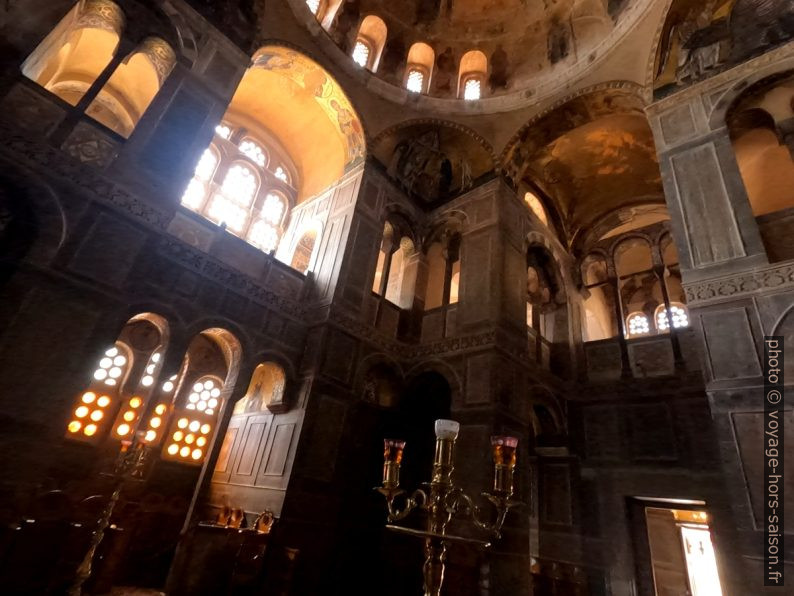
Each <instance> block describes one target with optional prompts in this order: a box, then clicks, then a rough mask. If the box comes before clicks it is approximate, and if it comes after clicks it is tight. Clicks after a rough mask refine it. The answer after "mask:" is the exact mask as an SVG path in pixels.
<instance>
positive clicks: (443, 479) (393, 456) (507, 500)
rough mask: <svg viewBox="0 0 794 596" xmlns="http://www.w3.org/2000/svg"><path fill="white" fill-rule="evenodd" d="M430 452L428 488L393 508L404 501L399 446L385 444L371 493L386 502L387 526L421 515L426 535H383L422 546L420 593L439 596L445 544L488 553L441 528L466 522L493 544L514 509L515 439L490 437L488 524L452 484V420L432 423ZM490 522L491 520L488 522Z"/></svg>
mask: <svg viewBox="0 0 794 596" xmlns="http://www.w3.org/2000/svg"><path fill="white" fill-rule="evenodd" d="M435 431H436V451H435V456H434V458H433V472H432V477H431V481H430V482H426V483H423V486H424V487H425V488H424V489H421V488H420V489H416V490H415V491H414V492H413V493H411V495H410V496H406V497H404V498H403V499H400V500H403V501H404V502H403V504H402V507H399V506H398V505H397V503H396V501H397V500H398V498H400V497H402V495H405V491H404V490H401V489H400V463H401V462H402V457H403V450H404V449H405V441H402V440H397V439H386V440H385V441H384V451H383V485H382V486H381V487H379V488H377V489H376V490H378V491H379V492H380V493H381V494H383V495H384V496H385V497H386V505H387V507H388V511H389V517H388V519H389V522H395V521H399V520H401V519H404V518H406V517H407V516H408V515H409V514H410V513H411V512H412V511H414V510H415V509H417V508H419V509H422V510H424V511H426V512H427V526H426V530H414V529H412V528H406V527H403V526H397V525H392V524H387V525H386V527H387V528H388V529H389V530H392V531H395V532H400V533H402V534H408V535H411V536H415V537H418V538H422V539H424V541H425V563H424V569H423V571H424V590H425V596H440V593H441V586H442V584H443V583H444V563H445V561H446V552H447V546H448V544H449V543H450V542H463V543H469V544H476V545H479V546H481V547H483V548H488V547H489V546H490V542H488V541H484V540H477V539H473V538H466V537H463V536H455V535H452V534H448V533H447V525H448V524H449V522H450V521H451V519H452V518H453V516H458V517H462V518H465V519H469V520H471V522H472V523H473V524H474V525H475V526H476V527H477V528H480V529H482V530H485V531H486V532H488V533H489V534H491V535H492V536H493V537H495V538H499V536H500V531H501V529H502V525H503V524H504V521H505V518H506V517H507V513H508V512H509V511H510V509H511V508H512V507H515V506H516V505H519V503H517V502H516V501H513V500H512V496H513V474H514V471H515V467H516V448H517V447H518V439H517V438H515V437H508V436H494V437H491V450H492V454H493V461H494V480H493V490H492V492H490V493H483V496H485V498H486V499H488V501H490V503H491V504H492V505H493V508H494V509H495V510H496V518H495V519H493V520H492V521H487V520H484V519H483V511H482V510H481V508H480V507H478V506H476V505H475V504H474V501H473V500H472V498H471V497H469V496H468V495H467V494H466V493H464V492H463V489H461V488H459V487H456V486H455V485H454V484H453V482H452V472H453V470H454V452H455V441H456V440H457V438H458V432H459V431H460V424H459V423H457V422H455V421H454V420H436V423H435ZM491 517H493V516H491Z"/></svg>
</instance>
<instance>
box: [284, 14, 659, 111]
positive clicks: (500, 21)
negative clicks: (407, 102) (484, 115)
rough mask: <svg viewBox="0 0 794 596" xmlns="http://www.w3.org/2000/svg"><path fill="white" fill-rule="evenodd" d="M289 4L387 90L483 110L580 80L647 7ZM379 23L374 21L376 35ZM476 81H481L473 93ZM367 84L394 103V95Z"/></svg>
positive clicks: (338, 55) (512, 104)
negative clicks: (471, 102) (468, 102)
mask: <svg viewBox="0 0 794 596" xmlns="http://www.w3.org/2000/svg"><path fill="white" fill-rule="evenodd" d="M290 2H291V4H292V5H293V10H294V11H295V13H296V15H297V16H298V17H299V18H300V17H303V18H304V19H306V22H307V25H308V26H309V27H310V29H313V30H314V31H315V32H317V33H318V34H320V35H323V36H325V37H327V38H328V41H329V42H332V44H335V45H336V46H337V47H338V49H339V50H341V52H340V51H333V52H332V53H333V54H334V57H335V58H336V59H338V60H343V61H347V62H350V63H351V67H353V68H355V67H356V65H357V66H358V67H359V68H360V67H363V68H364V69H365V70H368V71H369V72H370V73H372V75H374V76H375V77H377V78H378V79H380V80H381V81H384V82H386V83H389V84H390V86H393V87H397V88H401V89H405V88H407V89H408V90H410V91H414V92H416V93H419V94H423V95H427V96H430V97H432V98H438V99H444V100H450V99H451V100H461V99H479V100H480V101H479V102H478V103H479V104H480V105H481V108H482V109H486V110H487V108H486V107H485V106H488V107H493V108H498V109H499V110H502V109H505V108H510V107H515V106H517V105H521V103H525V102H526V101H528V100H529V101H533V100H536V99H537V98H538V95H540V94H547V93H549V92H551V91H553V90H554V89H556V88H558V87H559V86H561V85H563V84H565V83H566V82H569V81H570V80H571V79H572V78H575V77H576V76H580V75H581V74H583V73H584V72H585V71H586V69H587V68H588V67H589V66H592V64H593V62H594V61H596V60H597V59H598V58H600V57H601V56H602V55H604V54H605V53H606V52H607V50H608V49H609V48H611V47H612V46H614V45H615V43H616V42H617V41H618V40H619V39H620V37H622V34H623V33H625V32H626V31H628V30H629V29H630V27H631V25H632V23H633V22H634V21H636V17H637V16H638V15H640V13H641V12H642V10H641V9H644V8H646V7H647V5H648V4H650V3H649V2H645V1H643V0H610V1H609V2H606V1H604V0H562V1H558V2H549V1H548V0H544V1H537V2H535V1H529V0H404V1H402V2H384V1H382V0H320V1H318V0H308V1H307V0H290ZM373 19H375V20H377V32H374V33H373V32H372V30H371V27H374V25H371V23H370V21H372V20H373ZM317 24H319V26H320V27H319V30H318V28H317ZM332 44H330V43H329V44H328V45H329V46H331V47H332ZM472 53H475V54H476V57H475V56H473V55H472ZM346 55H347V56H346ZM351 56H352V58H353V60H350V57H351ZM414 70H421V71H422V80H421V82H419V81H418V78H419V77H418V75H412V72H413V71H414ZM471 77H475V78H476V79H477V81H478V82H477V83H476V85H474V84H472V85H470V86H469V87H467V86H466V83H467V81H468V80H469V79H470V78H471ZM409 79H411V80H410V81H409ZM370 87H371V88H373V89H375V90H378V89H379V87H380V90H381V92H382V94H384V95H387V96H388V95H391V96H392V97H396V96H395V95H394V89H391V90H389V89H387V88H385V87H381V86H379V85H377V84H374V85H370ZM475 87H476V90H475ZM495 98H501V101H494V99H495ZM445 107H447V108H448V107H449V106H445ZM453 109H454V108H453ZM494 111H496V110H494Z"/></svg>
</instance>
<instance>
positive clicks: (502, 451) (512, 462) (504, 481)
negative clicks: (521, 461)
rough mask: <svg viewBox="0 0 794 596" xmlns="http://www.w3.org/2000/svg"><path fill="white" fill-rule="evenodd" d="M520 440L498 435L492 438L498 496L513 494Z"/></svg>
mask: <svg viewBox="0 0 794 596" xmlns="http://www.w3.org/2000/svg"><path fill="white" fill-rule="evenodd" d="M517 447H518V439H517V438H516V437H507V436H502V435H497V436H493V437H491V451H492V453H493V463H494V476H493V489H494V492H495V493H496V494H500V495H506V496H508V497H509V496H511V495H512V494H513V472H514V471H515V467H516V448H517Z"/></svg>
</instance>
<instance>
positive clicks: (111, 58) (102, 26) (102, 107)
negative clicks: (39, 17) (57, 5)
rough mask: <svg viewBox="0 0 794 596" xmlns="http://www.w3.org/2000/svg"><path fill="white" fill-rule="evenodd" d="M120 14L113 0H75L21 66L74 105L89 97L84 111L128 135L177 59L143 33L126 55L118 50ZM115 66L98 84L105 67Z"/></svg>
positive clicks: (170, 50)
mask: <svg viewBox="0 0 794 596" xmlns="http://www.w3.org/2000/svg"><path fill="white" fill-rule="evenodd" d="M123 28H124V14H123V12H122V11H121V9H120V8H119V7H118V6H117V5H116V4H115V3H113V2H109V1H107V0H102V1H99V0H88V1H86V2H80V3H78V4H77V5H76V6H75V7H74V8H73V9H72V11H70V12H69V14H68V15H66V17H64V19H62V21H61V22H60V23H59V24H58V26H57V27H56V28H55V29H54V30H53V31H52V32H51V33H50V35H48V36H47V38H45V39H44V41H43V42H42V43H41V44H40V45H39V46H38V47H37V48H36V49H35V50H34V51H33V53H32V54H31V55H30V56H29V57H28V59H27V60H26V61H25V63H24V64H23V66H22V72H23V74H24V75H25V76H27V77H28V78H30V79H32V80H34V81H36V82H37V83H38V84H39V85H41V86H42V87H44V88H45V89H47V90H48V91H50V92H52V93H53V94H55V95H57V96H58V97H60V98H61V99H62V100H63V101H65V102H67V103H69V104H71V105H73V106H76V105H78V103H79V102H80V100H81V99H82V98H83V97H84V96H85V95H86V94H89V95H92V96H94V97H93V100H92V101H91V103H90V104H89V105H88V107H87V108H86V112H85V113H86V114H87V115H88V116H90V117H91V118H93V119H94V120H96V121H97V122H100V123H101V124H103V125H104V126H106V127H107V128H109V129H111V130H113V131H114V132H116V133H117V134H119V135H121V136H123V137H128V136H129V135H130V134H131V133H132V131H133V129H134V128H135V125H136V124H137V123H138V121H139V120H140V118H141V116H142V115H143V113H144V112H145V111H146V109H147V108H148V107H149V104H150V103H151V101H152V99H153V98H154V96H155V95H156V94H157V92H158V91H159V89H160V87H161V86H162V84H163V82H164V81H165V79H166V78H167V77H168V75H169V74H170V72H171V70H172V69H173V67H174V64H175V63H176V54H175V53H174V51H173V49H172V48H171V47H170V46H169V45H168V44H167V43H166V42H165V41H163V40H162V39H159V38H156V37H149V38H146V39H144V40H143V41H142V42H141V43H140V44H139V45H138V46H137V47H136V48H135V49H134V50H133V51H132V52H130V53H129V54H128V55H126V56H117V55H116V54H117V52H118V47H119V43H120V40H121V35H122V30H123ZM109 67H110V68H112V69H113V72H112V74H111V76H110V78H109V79H108V80H107V82H106V83H105V84H104V86H102V87H101V88H96V87H95V86H96V85H97V82H98V79H99V78H100V75H101V74H103V72H104V71H105V70H106V69H107V68H109Z"/></svg>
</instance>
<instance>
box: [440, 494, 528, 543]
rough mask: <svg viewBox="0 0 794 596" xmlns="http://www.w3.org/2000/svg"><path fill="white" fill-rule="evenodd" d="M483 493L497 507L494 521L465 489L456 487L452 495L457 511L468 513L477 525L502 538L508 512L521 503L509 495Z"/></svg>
mask: <svg viewBox="0 0 794 596" xmlns="http://www.w3.org/2000/svg"><path fill="white" fill-rule="evenodd" d="M482 495H483V496H484V497H485V498H486V499H488V500H489V501H490V502H491V503H492V504H493V506H494V508H495V509H496V519H495V520H493V521H491V519H492V518H493V516H492V515H488V516H487V518H485V512H484V511H483V508H482V507H480V506H478V505H476V504H475V503H474V499H472V498H471V497H470V496H469V495H467V494H466V493H465V492H463V489H460V488H456V489H455V490H454V491H452V493H451V495H450V497H451V499H452V500H453V503H454V505H453V507H454V509H455V511H457V512H460V513H461V514H462V515H468V517H470V518H471V520H472V522H474V525H475V526H477V527H478V528H480V529H481V530H485V531H486V532H489V533H491V534H493V535H494V536H495V537H496V538H500V537H501V530H502V526H503V525H504V523H505V519H506V518H507V514H508V512H509V511H510V509H511V508H513V507H515V506H516V505H519V503H517V502H515V501H511V500H510V499H509V498H507V497H503V496H497V495H492V494H490V493H482Z"/></svg>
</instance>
